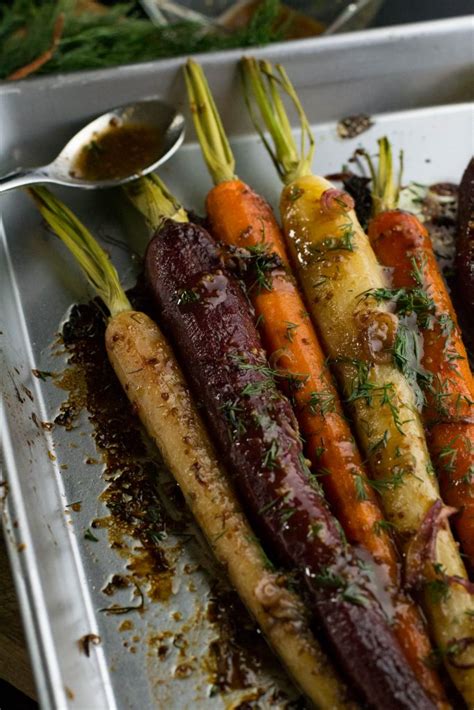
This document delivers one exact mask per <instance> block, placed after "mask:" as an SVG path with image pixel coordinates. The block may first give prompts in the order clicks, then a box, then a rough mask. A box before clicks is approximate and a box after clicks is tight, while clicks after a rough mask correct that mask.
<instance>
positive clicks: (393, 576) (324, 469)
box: [186, 61, 444, 707]
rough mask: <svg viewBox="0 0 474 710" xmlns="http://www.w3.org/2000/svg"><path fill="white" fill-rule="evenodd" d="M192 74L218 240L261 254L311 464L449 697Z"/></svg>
mask: <svg viewBox="0 0 474 710" xmlns="http://www.w3.org/2000/svg"><path fill="white" fill-rule="evenodd" d="M186 81H187V85H188V91H189V95H190V99H191V108H192V111H193V115H194V120H195V126H196V131H197V134H198V137H199V140H200V142H201V146H202V148H203V153H204V156H205V159H206V162H207V165H208V168H209V170H210V172H211V175H212V177H213V179H214V182H215V183H216V185H215V187H214V188H213V189H212V190H211V191H210V192H209V193H208V195H207V199H206V209H207V214H208V218H209V221H210V225H211V229H212V231H213V233H214V234H215V235H216V237H217V238H218V239H219V240H221V241H222V242H224V243H226V244H229V245H232V246H235V247H241V248H242V247H243V248H246V249H247V250H249V251H250V253H251V254H252V255H253V256H254V257H255V264H256V267H255V268H256V270H258V275H259V278H256V279H255V280H252V279H250V282H251V283H250V286H249V288H248V292H249V296H250V298H251V300H252V303H253V305H254V308H255V312H256V315H257V319H258V324H259V329H260V333H261V336H262V340H263V344H264V347H265V349H266V351H267V354H268V355H269V359H270V362H272V364H273V366H274V367H275V368H276V369H277V371H283V372H285V373H286V375H285V378H284V379H285V381H286V383H287V386H288V387H289V390H290V391H289V394H290V395H291V398H292V401H293V404H294V408H295V412H296V416H297V418H298V422H299V425H300V429H301V432H302V435H303V436H304V438H305V441H306V446H305V452H306V455H307V456H308V458H309V459H310V462H311V465H312V471H313V472H314V473H315V474H316V475H318V476H320V478H319V480H320V483H321V485H322V487H323V489H324V492H325V495H326V497H327V499H328V501H329V502H330V505H331V507H332V509H333V511H334V513H335V514H336V516H337V518H338V520H339V522H340V523H341V525H342V527H343V529H344V531H345V533H346V535H347V537H348V539H349V541H350V542H351V543H357V544H359V545H361V546H362V547H364V548H365V549H366V550H368V551H369V552H370V553H371V554H372V556H373V558H374V559H375V561H376V562H377V563H378V564H379V566H380V569H381V570H383V573H384V574H385V575H386V578H385V586H388V588H389V590H388V591H389V595H391V597H392V602H394V609H393V612H394V617H393V621H394V631H395V633H396V636H397V638H398V641H399V643H400V645H401V647H402V648H403V651H404V653H405V655H406V657H407V659H408V660H409V662H410V664H411V666H412V667H413V669H414V670H415V672H416V674H417V677H418V679H419V681H420V682H421V684H422V685H423V686H424V688H425V689H426V690H427V691H428V692H429V693H430V695H431V696H432V697H433V698H434V699H435V701H436V702H437V704H438V705H439V707H443V706H444V705H443V703H444V694H443V690H442V687H441V684H440V682H439V679H438V677H437V675H436V673H435V672H434V671H433V670H432V669H431V668H429V667H428V666H427V664H426V660H427V657H428V656H429V654H430V642H429V640H428V637H427V635H426V631H425V629H424V625H423V622H422V621H421V618H420V616H419V613H418V611H417V609H416V607H415V605H414V604H413V603H412V602H411V600H409V599H407V598H406V597H405V596H404V595H403V593H402V592H401V591H400V579H399V569H398V558H397V552H396V549H395V547H394V545H393V542H392V539H391V536H390V534H389V533H388V532H387V527H386V524H385V523H384V520H383V517H382V513H381V510H380V507H379V503H378V500H377V497H376V494H375V493H374V491H373V489H372V488H371V487H370V485H369V483H368V479H367V474H366V470H365V468H364V465H363V462H362V460H361V457H360V454H359V451H358V449H357V446H356V444H355V442H354V438H353V436H352V433H351V431H350V428H349V425H348V424H347V421H346V419H345V418H344V414H343V411H342V406H341V403H340V400H339V397H338V394H337V391H336V388H335V386H334V384H333V380H332V377H331V374H330V372H329V371H328V368H327V365H326V358H325V355H324V353H323V352H322V350H321V347H320V345H319V342H318V339H317V336H316V333H315V331H314V328H313V326H312V323H311V321H310V318H309V315H308V313H307V312H306V308H305V304H304V301H303V299H302V297H301V295H300V293H299V291H298V288H297V285H296V282H295V279H294V278H293V276H292V275H291V271H290V266H289V262H288V257H287V254H286V249H285V246H284V239H283V235H282V233H281V231H280V228H279V226H278V224H277V222H276V219H275V216H274V214H273V211H272V209H271V207H270V206H269V205H268V203H267V202H266V201H265V200H264V199H263V198H262V197H260V196H259V195H257V194H256V193H255V192H254V191H253V190H251V188H250V187H248V186H247V185H246V184H245V183H243V182H242V181H241V180H239V179H237V178H236V177H234V160H233V156H232V153H231V151H230V147H229V145H228V143H227V140H226V138H225V133H224V129H223V127H222V125H221V123H220V119H219V116H218V114H217V109H216V108H215V105H214V103H213V100H212V96H210V91H209V88H208V86H207V82H206V81H205V77H204V76H203V74H202V71H201V70H200V68H199V67H198V65H196V64H195V63H194V62H191V61H190V62H188V65H187V67H186ZM216 137H218V138H219V141H220V144H219V145H217V146H216V144H215V142H214V143H212V148H211V145H210V141H213V140H214V141H215V140H216ZM275 256H276V257H277V260H275ZM259 260H260V263H259ZM288 376H290V380H289V381H288Z"/></svg>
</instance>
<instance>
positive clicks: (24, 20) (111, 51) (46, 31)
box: [0, 0, 285, 79]
mask: <svg viewBox="0 0 474 710" xmlns="http://www.w3.org/2000/svg"><path fill="white" fill-rule="evenodd" d="M279 12H280V0H264V1H263V2H262V4H261V5H260V6H259V7H258V8H257V10H256V12H255V13H254V15H253V16H252V18H251V19H250V21H249V23H248V24H247V26H246V27H244V28H242V29H241V30H238V31H236V32H233V33H218V32H216V31H214V30H211V31H208V32H203V26H202V24H199V23H195V22H188V21H182V22H177V23H173V24H170V25H166V26H162V27H156V26H155V25H153V24H152V22H150V21H149V20H148V19H145V18H143V16H142V15H141V13H140V11H139V7H138V3H136V2H122V3H119V4H117V5H115V6H114V7H108V8H105V10H104V12H101V13H95V12H87V11H85V12H78V11H77V2H76V0H13V3H12V4H11V6H6V5H5V3H1V7H0V79H5V78H7V77H8V76H9V75H10V74H12V73H13V72H14V71H16V70H18V69H20V68H21V67H24V66H25V65H27V64H29V63H30V62H32V61H33V60H34V59H36V58H37V57H38V56H40V55H41V54H42V53H43V52H45V51H46V50H47V49H48V48H49V47H50V45H51V38H52V34H53V28H54V24H55V21H56V19H57V17H58V15H59V14H60V13H64V29H63V32H62V34H61V38H60V41H59V44H58V46H57V48H56V51H55V52H54V55H53V57H52V59H50V60H49V61H48V62H46V63H45V64H44V65H43V66H42V67H41V68H40V69H39V70H38V73H39V74H52V73H56V72H68V71H77V70H81V69H82V70H84V69H98V68H102V67H111V66H117V65H120V64H130V63H135V62H147V61H151V60H153V59H160V58H163V57H176V56H179V55H183V54H197V53H200V52H208V51H212V50H221V49H232V48H239V47H254V46H256V45H264V44H268V43H269V42H274V41H277V40H279V39H281V36H282V29H276V22H275V21H276V19H277V17H278V14H279ZM284 29H285V28H283V30H284Z"/></svg>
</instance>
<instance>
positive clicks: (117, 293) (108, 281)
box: [29, 187, 132, 317]
mask: <svg viewBox="0 0 474 710" xmlns="http://www.w3.org/2000/svg"><path fill="white" fill-rule="evenodd" d="M29 193H30V195H31V196H32V197H33V199H34V201H35V203H36V206H37V207H38V209H39V211H40V213H41V215H42V217H43V218H44V219H45V220H46V222H47V223H48V224H49V226H50V227H51V228H52V229H53V230H54V232H55V233H56V234H57V235H58V237H59V238H60V239H61V240H62V242H63V243H64V244H65V245H66V246H67V248H68V249H69V250H70V251H71V252H72V254H73V256H74V258H75V259H76V261H77V262H78V264H79V266H80V267H81V269H82V270H83V272H84V273H85V275H86V277H87V280H88V281H89V283H90V284H91V285H92V287H93V288H94V290H95V291H96V293H97V294H98V295H99V296H100V297H101V299H102V300H103V301H104V303H105V305H106V306H107V308H108V309H109V311H110V315H111V316H112V317H113V316H116V315H117V314H118V313H121V312H122V311H130V310H131V309H132V306H131V304H130V301H129V300H128V298H127V296H126V295H125V291H124V290H123V288H122V286H121V285H120V281H119V277H118V274H117V271H116V269H115V267H114V265H113V264H112V263H111V261H110V259H109V257H108V256H107V254H106V253H105V251H104V250H103V249H102V247H101V246H100V245H99V244H98V242H96V240H95V239H94V237H93V236H92V234H91V233H90V232H89V230H88V229H87V228H86V227H85V226H84V225H83V224H82V222H80V220H79V219H78V218H77V217H76V216H75V215H74V213H73V212H71V210H70V209H68V208H67V207H66V205H65V204H64V203H63V202H61V200H59V199H58V198H57V197H55V196H54V195H53V194H52V193H51V192H50V191H49V190H48V189H47V188H46V187H32V188H30V189H29Z"/></svg>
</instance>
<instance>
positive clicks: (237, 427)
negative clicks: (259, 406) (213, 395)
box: [220, 400, 247, 441]
mask: <svg viewBox="0 0 474 710" xmlns="http://www.w3.org/2000/svg"><path fill="white" fill-rule="evenodd" d="M220 409H221V410H222V412H223V414H224V416H225V418H226V421H227V423H228V424H229V437H230V440H231V441H233V439H234V438H235V437H236V436H242V434H245V432H246V431H247V428H246V426H245V422H244V421H243V419H242V416H241V415H242V413H243V409H242V407H241V406H240V405H239V403H238V400H234V401H232V400H229V401H227V402H224V404H222V405H221V406H220Z"/></svg>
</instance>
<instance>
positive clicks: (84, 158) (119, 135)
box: [71, 123, 161, 180]
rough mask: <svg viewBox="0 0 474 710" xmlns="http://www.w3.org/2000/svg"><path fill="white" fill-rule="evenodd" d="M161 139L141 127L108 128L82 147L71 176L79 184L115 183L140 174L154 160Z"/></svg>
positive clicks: (135, 125)
mask: <svg viewBox="0 0 474 710" xmlns="http://www.w3.org/2000/svg"><path fill="white" fill-rule="evenodd" d="M160 149H161V136H160V134H159V133H158V132H157V130H156V129H155V128H153V126H149V125H146V124H143V123H136V124H127V125H125V126H123V125H121V124H115V123H113V124H111V125H110V126H109V128H107V130H105V131H104V132H102V133H97V135H95V136H94V138H93V140H91V142H90V143H87V145H85V146H83V148H82V149H81V151H80V153H79V155H78V156H77V158H76V160H75V162H74V164H73V167H72V170H71V175H72V176H73V177H77V178H82V179H83V180H117V179H120V178H124V177H127V176H128V175H134V174H136V173H140V172H141V171H142V170H143V169H144V168H146V167H147V166H148V165H150V164H151V163H153V162H155V160H157V159H158V157H159V154H160Z"/></svg>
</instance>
